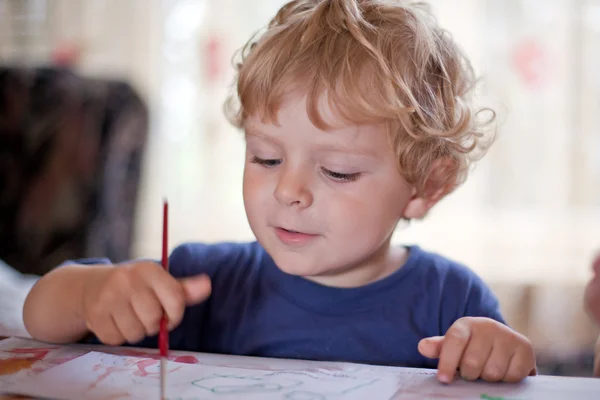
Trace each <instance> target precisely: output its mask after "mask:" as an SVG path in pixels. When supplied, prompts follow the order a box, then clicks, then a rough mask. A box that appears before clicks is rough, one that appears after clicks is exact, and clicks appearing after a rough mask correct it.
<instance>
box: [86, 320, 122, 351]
mask: <svg viewBox="0 0 600 400" xmlns="http://www.w3.org/2000/svg"><path fill="white" fill-rule="evenodd" d="M88 328H89V329H90V331H91V332H93V333H94V335H96V337H97V338H98V340H100V342H102V343H104V344H105V345H108V346H119V345H121V344H123V342H125V337H124V336H123V335H122V334H121V331H120V330H119V328H118V327H117V324H116V323H115V320H114V319H113V317H112V316H111V315H110V314H106V316H105V317H103V318H102V319H99V320H96V321H94V323H93V324H91V326H90V325H88Z"/></svg>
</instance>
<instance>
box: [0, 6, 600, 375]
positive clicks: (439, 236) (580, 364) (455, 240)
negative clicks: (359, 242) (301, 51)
mask: <svg viewBox="0 0 600 400" xmlns="http://www.w3.org/2000/svg"><path fill="white" fill-rule="evenodd" d="M430 3H431V4H432V7H433V11H434V12H435V14H436V15H437V17H438V19H439V20H440V22H441V23H442V25H443V26H444V27H446V28H447V29H448V30H449V31H450V32H451V33H452V34H453V36H454V37H455V39H456V40H457V41H458V42H459V43H460V44H461V45H462V46H463V48H464V49H465V51H466V52H467V54H468V55H469V56H470V58H471V60H472V62H473V64H474V67H475V69H476V71H477V73H478V75H479V76H480V77H481V82H480V83H481V84H480V87H479V89H478V96H477V101H478V102H479V103H480V104H481V105H487V106H491V107H492V108H494V109H495V110H496V111H497V113H498V123H499V125H498V128H499V135H498V140H497V142H496V144H495V145H494V147H493V148H492V150H491V151H490V153H489V154H488V155H487V156H486V157H485V158H484V159H483V160H482V161H481V162H480V163H479V164H477V166H476V168H475V169H474V171H473V173H472V175H471V177H470V178H469V180H468V181H467V183H466V184H465V185H464V186H463V187H462V188H460V189H459V190H458V191H457V192H455V193H454V194H452V195H451V196H449V197H448V198H447V199H445V200H444V201H443V202H442V203H440V204H439V205H438V206H437V208H435V209H434V210H433V212H432V213H431V214H430V216H429V217H428V218H427V219H426V220H424V221H420V222H415V223H412V224H411V226H409V227H405V228H403V229H401V230H399V231H398V232H397V234H396V235H395V237H394V241H395V242H396V243H418V244H420V245H421V246H422V247H424V248H426V249H428V250H432V251H436V252H441V253H443V254H444V255H446V256H448V257H452V258H454V259H457V260H459V261H462V262H464V263H466V264H467V265H469V266H470V267H471V268H472V269H473V270H475V271H476V272H477V273H478V274H480V275H481V276H482V277H483V278H484V279H485V280H486V281H487V282H489V283H490V285H492V287H493V288H494V289H495V290H496V292H497V294H498V296H499V297H500V299H501V302H502V307H503V309H504V312H505V313H506V316H507V319H508V321H509V323H511V325H513V326H514V327H515V328H517V329H518V330H520V331H521V332H523V333H525V334H527V335H528V336H530V338H531V339H532V341H533V342H534V345H535V346H536V348H537V349H538V352H539V357H540V362H541V363H542V370H543V371H544V372H547V373H553V374H565V375H566V374H575V375H576V374H579V375H586V374H588V375H589V374H591V354H592V353H591V349H592V347H593V343H594V341H595V339H596V337H597V335H598V329H597V327H595V326H594V324H593V323H592V322H591V321H590V320H589V318H588V317H587V315H586V313H585V311H584V310H583V306H582V296H583V287H584V284H585V282H586V281H587V280H588V279H589V278H590V277H591V271H590V266H591V262H592V258H593V256H594V254H595V253H596V252H597V251H598V250H600V0H454V1H444V0H433V1H430ZM282 4H284V1H283V0H151V1H148V0H0V259H1V260H3V261H4V262H5V263H6V264H8V265H10V266H11V268H8V267H4V269H3V270H0V278H2V279H1V280H0V282H1V283H0V292H1V293H3V296H5V297H6V298H7V299H6V300H5V301H0V327H1V326H2V325H3V324H4V330H5V331H6V332H17V333H19V332H22V326H21V325H19V324H20V322H19V320H18V319H19V317H18V316H15V315H14V313H13V314H10V313H11V310H13V311H14V310H15V309H16V308H15V307H16V306H14V305H15V304H18V303H19V301H22V298H23V297H24V294H23V293H26V289H24V288H27V287H29V286H30V283H31V282H33V281H34V280H35V275H39V274H43V273H44V272H46V271H47V270H48V269H50V268H52V266H55V265H57V264H58V263H60V262H62V261H63V260H64V259H67V258H74V257H91V256H94V257H95V256H109V257H110V258H111V259H112V260H113V261H122V260H124V259H127V258H131V257H157V258H158V257H159V256H160V243H161V242H160V238H161V204H162V200H163V198H164V197H165V196H166V197H168V199H169V202H170V206H171V225H170V229H171V231H170V243H171V244H172V246H175V245H177V244H179V243H181V242H184V241H204V242H215V241H221V240H233V241H246V240H252V239H253V236H252V233H251V231H250V229H249V227H248V224H247V222H246V218H245V214H244V209H243V203H242V197H241V176H242V166H243V154H244V148H243V141H242V136H241V134H240V133H239V132H238V131H236V130H235V129H234V128H232V127H231V126H229V125H228V123H227V121H226V120H225V117H224V116H223V113H222V103H223V101H224V100H225V98H226V96H227V94H228V93H229V91H230V89H231V84H232V81H233V68H232V56H233V55H234V53H235V51H236V50H237V49H238V48H239V47H240V46H241V45H243V44H244V43H245V41H246V40H247V39H248V38H249V37H250V35H252V34H253V33H255V32H256V31H257V30H259V29H261V28H262V27H264V26H265V24H266V23H267V22H268V20H269V18H270V17H272V16H273V15H274V13H275V12H276V10H277V9H278V8H279V7H280V6H281V5H282ZM15 270H16V271H18V272H19V273H24V274H27V277H24V276H22V275H20V274H19V273H17V272H15ZM1 271H4V272H1ZM31 275H33V277H32V276H31ZM2 285H4V286H2ZM8 293H10V296H8V295H7V294H8ZM3 307H4V308H3ZM0 333H1V330H0Z"/></svg>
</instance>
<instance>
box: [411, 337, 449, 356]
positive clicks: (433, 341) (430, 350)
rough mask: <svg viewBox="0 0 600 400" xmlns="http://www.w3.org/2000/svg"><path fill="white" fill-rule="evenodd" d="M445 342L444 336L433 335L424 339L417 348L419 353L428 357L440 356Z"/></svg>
mask: <svg viewBox="0 0 600 400" xmlns="http://www.w3.org/2000/svg"><path fill="white" fill-rule="evenodd" d="M443 343H444V337H443V336H432V337H428V338H425V339H422V340H421V341H420V342H419V345H418V347H417V348H418V350H419V353H421V354H422V355H423V356H425V357H427V358H439V357H440V351H441V350H442V344H443Z"/></svg>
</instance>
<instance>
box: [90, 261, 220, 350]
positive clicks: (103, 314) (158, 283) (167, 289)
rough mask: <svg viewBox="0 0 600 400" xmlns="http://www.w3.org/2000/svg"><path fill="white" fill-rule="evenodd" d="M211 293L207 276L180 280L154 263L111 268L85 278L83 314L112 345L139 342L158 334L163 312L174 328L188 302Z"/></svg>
mask: <svg viewBox="0 0 600 400" xmlns="http://www.w3.org/2000/svg"><path fill="white" fill-rule="evenodd" d="M210 291H211V285H210V280H209V278H208V277H207V276H206V275H199V276H195V277H191V278H186V279H179V280H177V279H175V278H173V277H172V276H171V275H169V274H168V273H167V272H166V271H165V270H164V269H163V268H162V267H161V266H160V265H158V264H156V263H153V262H136V263H131V264H127V265H123V266H119V267H113V268H106V270H105V271H103V272H102V274H98V275H95V276H93V277H92V278H91V279H90V281H88V282H85V286H84V294H83V299H82V306H83V307H82V310H83V318H84V320H85V322H86V325H87V327H88V329H89V330H90V331H92V332H93V333H94V334H95V335H96V336H97V337H98V339H99V340H100V341H101V342H103V343H105V344H107V345H113V346H116V345H120V344H123V343H124V342H129V343H135V342H138V341H139V340H141V339H143V338H144V337H146V336H151V335H155V334H157V333H158V331H159V328H160V320H161V318H162V315H163V310H164V312H165V313H166V316H167V318H168V321H169V330H170V329H173V328H174V327H175V326H177V325H179V323H180V322H181V319H182V317H183V312H184V310H185V307H186V305H193V304H197V303H200V302H202V301H204V300H205V299H206V298H207V297H208V296H209V295H210Z"/></svg>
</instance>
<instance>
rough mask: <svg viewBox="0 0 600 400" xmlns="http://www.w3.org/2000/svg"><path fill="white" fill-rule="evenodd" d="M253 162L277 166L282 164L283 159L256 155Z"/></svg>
mask: <svg viewBox="0 0 600 400" xmlns="http://www.w3.org/2000/svg"><path fill="white" fill-rule="evenodd" d="M252 163H253V164H259V165H262V166H265V167H276V166H277V165H279V164H281V160H278V159H264V158H259V157H256V156H254V157H253V158H252Z"/></svg>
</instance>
